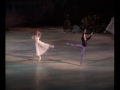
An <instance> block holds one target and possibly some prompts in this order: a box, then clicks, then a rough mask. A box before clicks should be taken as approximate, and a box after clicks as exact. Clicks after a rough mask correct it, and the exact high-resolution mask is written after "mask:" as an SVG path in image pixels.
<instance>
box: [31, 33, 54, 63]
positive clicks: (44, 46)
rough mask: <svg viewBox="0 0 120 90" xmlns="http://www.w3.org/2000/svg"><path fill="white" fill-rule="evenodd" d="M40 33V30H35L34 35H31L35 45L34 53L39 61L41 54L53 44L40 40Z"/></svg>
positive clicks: (52, 46)
mask: <svg viewBox="0 0 120 90" xmlns="http://www.w3.org/2000/svg"><path fill="white" fill-rule="evenodd" d="M41 35H42V33H41V32H40V31H37V32H36V35H33V36H32V39H33V40H35V47H36V55H37V56H38V57H39V59H38V60H39V61H40V60H41V55H42V54H44V53H45V52H46V51H47V50H48V49H49V48H54V45H50V44H48V43H44V42H42V41H40V40H39V39H40V38H41Z"/></svg>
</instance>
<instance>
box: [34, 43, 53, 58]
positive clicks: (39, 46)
mask: <svg viewBox="0 0 120 90" xmlns="http://www.w3.org/2000/svg"><path fill="white" fill-rule="evenodd" d="M35 46H36V55H37V56H40V55H42V54H44V53H45V52H46V51H47V50H48V49H49V48H50V46H51V45H50V44H47V43H44V42H42V41H37V42H36V43H35Z"/></svg>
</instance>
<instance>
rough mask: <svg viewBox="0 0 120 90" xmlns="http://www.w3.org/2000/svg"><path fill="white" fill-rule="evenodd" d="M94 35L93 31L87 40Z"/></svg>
mask: <svg viewBox="0 0 120 90" xmlns="http://www.w3.org/2000/svg"><path fill="white" fill-rule="evenodd" d="M92 35H93V32H92V33H91V34H90V36H89V37H88V38H87V40H89V39H90V38H91V37H92Z"/></svg>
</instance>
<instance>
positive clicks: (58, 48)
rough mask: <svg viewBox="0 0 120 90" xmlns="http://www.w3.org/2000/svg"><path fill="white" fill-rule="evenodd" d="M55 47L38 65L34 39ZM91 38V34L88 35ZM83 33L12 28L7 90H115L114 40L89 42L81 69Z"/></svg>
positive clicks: (98, 36) (8, 35)
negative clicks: (80, 46) (78, 44)
mask: <svg viewBox="0 0 120 90" xmlns="http://www.w3.org/2000/svg"><path fill="white" fill-rule="evenodd" d="M36 30H40V31H41V32H42V37H41V41H43V42H46V43H49V44H53V45H55V48H54V49H49V50H48V51H47V52H46V53H45V54H44V55H42V61H41V62H39V61H38V57H36V52H35V42H34V40H32V39H31V36H32V35H34V34H35V32H36ZM88 36H89V34H88ZM67 42H70V43H76V44H77V43H80V44H81V33H76V34H73V33H65V32H63V29H62V28H61V27H57V28H55V27H48V28H9V31H8V32H6V43H5V45H6V51H5V52H6V65H5V68H6V90H114V38H113V36H112V35H110V34H97V33H95V34H94V35H93V37H92V38H91V39H90V40H89V41H88V45H87V47H86V52H85V55H84V57H83V66H80V65H79V63H80V62H79V60H80V50H81V49H80V48H75V47H71V46H67V45H66V43H67Z"/></svg>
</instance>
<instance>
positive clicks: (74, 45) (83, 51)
mask: <svg viewBox="0 0 120 90" xmlns="http://www.w3.org/2000/svg"><path fill="white" fill-rule="evenodd" d="M67 45H70V46H73V47H78V48H79V47H80V48H82V50H81V54H80V65H82V59H83V55H84V53H85V47H84V46H83V45H81V44H72V43H67Z"/></svg>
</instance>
